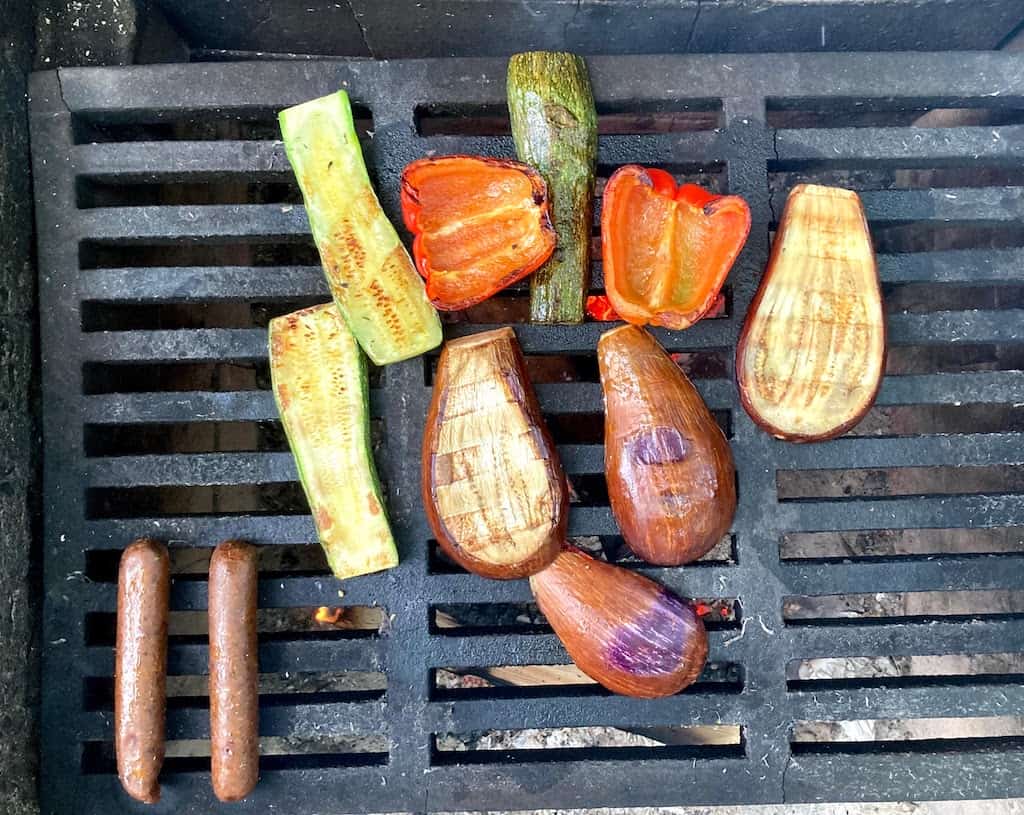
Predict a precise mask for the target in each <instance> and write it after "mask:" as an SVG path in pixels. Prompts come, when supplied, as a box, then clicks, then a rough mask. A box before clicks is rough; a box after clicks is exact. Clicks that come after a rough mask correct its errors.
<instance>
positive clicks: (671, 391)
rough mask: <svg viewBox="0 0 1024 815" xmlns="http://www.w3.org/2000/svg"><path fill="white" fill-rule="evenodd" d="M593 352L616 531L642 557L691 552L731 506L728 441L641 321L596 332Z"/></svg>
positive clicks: (705, 542)
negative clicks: (598, 334) (602, 406)
mask: <svg viewBox="0 0 1024 815" xmlns="http://www.w3.org/2000/svg"><path fill="white" fill-rule="evenodd" d="M597 355H598V363H599V365H600V370H601V388H602V391H603V393H604V402H605V439H604V450H605V474H606V476H605V477H606V479H607V482H608V496H609V499H610V503H611V507H612V513H613V514H614V515H615V519H616V521H617V522H618V524H619V528H620V529H621V530H622V535H623V537H624V538H625V540H626V543H627V544H629V548H630V549H632V550H633V552H634V553H636V555H637V556H638V557H640V558H643V559H644V560H646V561H647V562H648V563H654V564H657V565H659V566H679V565H681V564H683V563H689V562H691V561H694V560H697V559H698V558H700V557H702V556H703V555H705V554H707V553H708V552H709V551H711V549H713V548H714V547H715V545H716V544H717V543H718V542H719V541H720V540H721V539H722V537H723V536H724V535H725V534H727V533H728V531H729V528H730V527H731V526H732V521H733V517H734V516H735V514H736V467H735V464H734V462H733V457H732V450H731V449H730V447H729V442H728V441H727V440H726V438H725V434H723V433H722V430H721V428H720V427H719V426H718V423H717V422H715V419H714V417H713V416H712V415H711V411H709V410H708V408H707V405H705V404H704V401H703V400H702V399H701V397H700V394H699V393H698V392H697V389H696V388H695V387H694V386H693V384H692V383H691V382H690V380H689V379H687V378H686V375H685V374H684V373H683V372H682V371H681V370H680V369H679V366H678V365H676V364H675V363H674V362H673V361H672V359H671V357H669V355H668V354H667V353H665V350H664V349H663V348H662V347H661V346H660V345H659V344H658V342H657V340H655V339H654V337H652V336H651V335H650V334H649V333H648V332H647V331H645V330H644V329H642V328H639V327H637V326H632V325H626V326H621V327H619V328H615V329H612V330H611V331H608V332H606V333H605V334H604V335H603V336H602V337H601V339H600V340H599V342H598V345H597Z"/></svg>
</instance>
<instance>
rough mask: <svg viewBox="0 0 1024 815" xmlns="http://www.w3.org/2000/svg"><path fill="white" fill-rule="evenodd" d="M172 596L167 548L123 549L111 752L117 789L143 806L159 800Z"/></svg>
mask: <svg viewBox="0 0 1024 815" xmlns="http://www.w3.org/2000/svg"><path fill="white" fill-rule="evenodd" d="M170 591H171V563H170V558H169V557H168V554H167V547H165V546H164V545H163V544H162V543H157V542H156V541H153V540H149V539H146V538H143V539H140V540H137V541H135V542H134V543H132V544H131V545H130V546H129V547H128V548H127V549H125V550H124V554H123V555H121V565H120V570H119V572H118V578H117V651H116V662H115V666H114V751H115V753H116V754H117V775H118V777H119V778H120V779H121V785H122V786H123V787H124V789H125V791H126V792H127V793H128V794H129V795H130V796H131V797H132V798H136V799H137V800H139V801H142V802H143V803H146V804H155V803H156V802H157V801H159V800H160V781H159V776H160V767H161V765H163V763H164V719H165V712H166V707H167V616H168V603H169V597H170Z"/></svg>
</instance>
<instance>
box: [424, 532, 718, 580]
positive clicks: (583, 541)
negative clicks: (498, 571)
mask: <svg viewBox="0 0 1024 815" xmlns="http://www.w3.org/2000/svg"><path fill="white" fill-rule="evenodd" d="M569 543H571V544H572V545H573V546H577V547H579V548H580V549H582V550H584V551H585V552H587V553H588V554H589V555H590V556H591V557H595V558H597V559H598V560H604V561H608V562H610V563H618V564H619V565H621V566H629V567H630V568H634V569H640V570H643V569H644V568H652V567H650V565H649V564H648V563H646V562H645V561H642V560H640V558H638V557H637V556H636V555H634V554H633V552H632V551H630V549H629V547H628V546H627V545H626V542H625V541H624V540H623V539H622V537H621V536H620V535H590V536H586V537H578V538H570V539H569ZM427 546H428V547H429V551H428V553H427V554H428V558H429V559H428V567H429V569H430V574H465V573H466V571H465V569H463V568H462V567H461V566H459V565H458V564H457V563H455V561H454V560H452V559H451V558H449V557H448V555H447V554H445V552H444V550H443V549H441V547H440V546H439V545H438V543H437V541H436V540H430V541H428V542H427ZM735 562H736V538H735V536H734V535H726V536H725V537H724V538H722V540H721V541H719V543H718V544H717V545H716V546H715V547H714V548H713V549H711V550H710V551H709V552H708V553H707V554H705V555H703V556H702V557H701V558H700V559H699V560H696V561H694V562H693V563H688V564H687V565H686V568H687V569H693V568H696V567H699V566H727V565H730V564H734V563H735Z"/></svg>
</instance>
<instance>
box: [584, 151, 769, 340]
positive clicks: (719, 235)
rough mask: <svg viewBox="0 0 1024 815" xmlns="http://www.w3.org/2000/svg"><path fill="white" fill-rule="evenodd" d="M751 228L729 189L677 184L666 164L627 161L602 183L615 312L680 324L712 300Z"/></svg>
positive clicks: (608, 286)
mask: <svg viewBox="0 0 1024 815" xmlns="http://www.w3.org/2000/svg"><path fill="white" fill-rule="evenodd" d="M749 232H750V209H749V207H747V203H746V201H744V200H743V199H742V198H740V197H739V196H735V195H713V194H712V193H709V192H708V191H707V190H705V189H702V188H701V187H698V186H697V185H696V184H683V185H682V186H677V185H676V182H675V179H674V178H672V176H671V175H669V174H668V173H667V172H665V171H664V170H658V169H648V168H645V167H640V166H639V165H636V164H627V165H626V166H624V167H620V168H619V169H618V170H616V171H615V172H614V173H613V174H612V177H611V178H610V179H609V180H608V184H607V186H606V187H605V190H604V206H603V209H602V212H601V253H602V261H603V265H604V279H605V291H606V293H607V295H608V299H609V301H610V302H611V305H612V307H613V308H614V309H615V311H616V312H617V313H618V314H619V316H620V317H621V319H623V320H626V321H627V322H630V323H634V324H636V325H646V324H651V325H659V326H664V327H665V328H672V329H677V330H678V329H683V328H688V327H689V326H691V325H693V324H694V323H695V322H697V321H698V320H699V319H701V318H702V317H704V316H706V315H707V314H708V312H709V311H710V310H711V309H712V308H713V306H714V305H715V302H716V300H717V298H718V296H719V292H720V291H721V288H722V284H723V283H724V282H725V278H726V276H727V275H728V274H729V270H730V269H731V268H732V265H733V263H734V262H735V261H736V258H737V257H738V256H739V253H740V250H742V248H743V244H744V243H745V242H746V239H747V235H748V234H749Z"/></svg>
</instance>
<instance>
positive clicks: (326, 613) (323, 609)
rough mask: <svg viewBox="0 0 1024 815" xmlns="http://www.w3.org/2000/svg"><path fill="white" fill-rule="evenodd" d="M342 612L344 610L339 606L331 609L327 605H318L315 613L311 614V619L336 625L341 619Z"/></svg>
mask: <svg viewBox="0 0 1024 815" xmlns="http://www.w3.org/2000/svg"><path fill="white" fill-rule="evenodd" d="M342 614H344V611H343V610H342V609H340V608H336V609H334V610H333V611H331V609H329V608H328V607H327V606H320V608H318V609H317V610H316V614H314V615H313V619H314V620H316V621H317V622H318V623H325V624H327V625H337V624H338V622H339V621H340V620H341V615H342Z"/></svg>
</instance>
